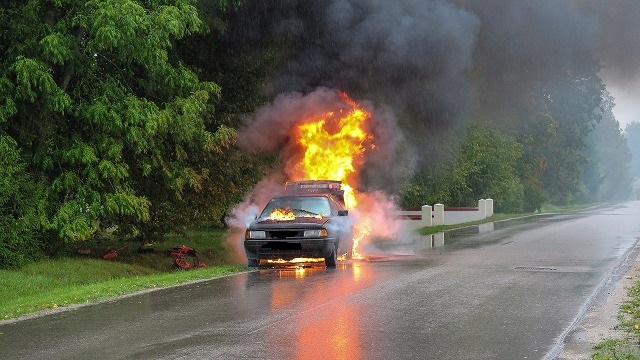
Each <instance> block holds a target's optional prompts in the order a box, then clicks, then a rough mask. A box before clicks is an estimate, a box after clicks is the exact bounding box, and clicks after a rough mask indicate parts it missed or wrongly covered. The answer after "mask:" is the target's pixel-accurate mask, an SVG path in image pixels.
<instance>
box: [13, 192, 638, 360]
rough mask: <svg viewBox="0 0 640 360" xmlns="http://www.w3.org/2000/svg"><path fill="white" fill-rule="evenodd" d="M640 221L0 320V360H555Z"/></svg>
mask: <svg viewBox="0 0 640 360" xmlns="http://www.w3.org/2000/svg"><path fill="white" fill-rule="evenodd" d="M639 220H640V202H629V203H625V204H622V205H617V206H608V207H600V208H594V209H590V210H588V211H583V212H580V213H575V214H570V215H550V216H547V215H543V216H535V217H531V218H527V219H522V220H515V221H508V222H499V223H495V224H487V225H483V226H481V227H480V228H478V227H474V228H470V229H466V230H464V231H457V232H453V233H447V234H446V235H445V236H444V237H443V236H440V235H438V236H434V237H424V238H411V237H403V238H402V239H398V240H397V241H396V242H395V243H391V244H389V243H387V244H382V245H380V246H379V247H378V249H377V250H376V251H375V252H372V253H374V254H375V256H373V257H371V258H370V259H369V260H368V261H353V262H345V263H340V264H339V266H338V268H337V269H325V268H324V267H311V268H279V269H265V270H260V271H253V272H248V273H243V274H239V275H235V276H229V277H225V278H220V279H214V280H210V281H206V282H199V283H195V284H192V285H188V286H180V287H174V288H170V289H164V290H158V291H152V292H146V293H143V294H140V295H136V296H131V297H127V298H124V299H119V300H116V301H111V302H106V303H102V304H98V305H93V306H85V307H80V308H77V309H74V310H71V311H64V312H59V313H55V314H52V315H47V316H42V317H37V318H33V319H28V320H23V321H18V322H14V323H9V324H3V325H0V358H4V359H97V358H105V359H106V358H108V359H182V358H188V359H194V358H196V359H456V360H460V359H508V360H513V359H554V358H555V357H557V356H558V354H559V352H560V350H561V348H562V344H563V341H564V338H565V337H566V335H567V334H568V333H569V332H570V331H571V329H572V328H573V327H574V326H575V324H576V323H577V321H579V320H580V318H581V317H582V315H583V314H584V312H585V311H586V309H587V307H588V306H589V304H590V303H591V302H592V300H593V299H594V297H595V296H596V294H597V293H598V291H601V290H602V289H603V288H604V287H605V286H606V284H607V283H609V282H610V281H611V279H612V278H613V277H615V274H617V273H619V272H620V270H621V268H623V267H624V266H626V265H625V264H627V263H628V262H629V261H632V260H633V259H635V257H636V255H637V251H638V250H637V249H636V245H637V244H636V243H637V241H638V237H639V236H640V221H639ZM370 251H373V250H371V249H370Z"/></svg>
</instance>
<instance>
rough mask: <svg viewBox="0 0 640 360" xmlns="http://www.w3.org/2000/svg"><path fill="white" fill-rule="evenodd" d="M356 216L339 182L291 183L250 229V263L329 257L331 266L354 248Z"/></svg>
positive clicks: (247, 249) (247, 246)
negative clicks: (354, 217) (353, 221)
mask: <svg viewBox="0 0 640 360" xmlns="http://www.w3.org/2000/svg"><path fill="white" fill-rule="evenodd" d="M351 247H352V230H351V219H350V218H349V216H348V210H347V209H346V207H345V203H344V191H343V190H342V189H341V183H340V181H330V180H314V181H296V182H288V183H287V184H286V186H285V195H284V196H278V197H274V198H273V199H271V200H270V201H269V202H268V203H267V205H266V206H265V208H264V210H262V212H261V214H260V215H259V216H258V218H257V219H256V220H255V221H253V222H252V223H251V224H250V225H249V227H248V228H247V230H246V233H245V240H244V249H245V253H246V255H247V263H248V265H249V266H250V267H257V266H259V265H260V263H261V261H263V260H284V261H291V260H293V259H298V258H324V262H325V265H326V266H327V267H329V268H333V267H335V266H336V263H337V260H338V256H339V255H341V254H346V253H349V252H350V251H351Z"/></svg>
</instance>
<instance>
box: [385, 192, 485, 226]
mask: <svg viewBox="0 0 640 360" xmlns="http://www.w3.org/2000/svg"><path fill="white" fill-rule="evenodd" d="M492 215H493V199H480V200H478V206H477V207H445V206H444V205H443V204H435V205H433V206H431V205H423V206H422V207H419V208H408V209H402V210H399V211H396V212H394V213H392V214H391V216H393V217H395V218H396V220H397V221H399V222H401V223H403V225H404V227H405V228H407V229H409V230H415V229H419V228H422V227H425V226H433V225H455V224H461V223H466V222H470V221H478V220H484V219H486V218H488V217H490V216H492Z"/></svg>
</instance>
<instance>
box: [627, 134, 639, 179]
mask: <svg viewBox="0 0 640 360" xmlns="http://www.w3.org/2000/svg"><path fill="white" fill-rule="evenodd" d="M624 135H625V137H626V139H627V142H628V145H629V150H630V151H631V154H632V162H631V174H632V175H633V176H635V177H640V122H635V121H634V122H632V123H630V124H627V126H626V127H625V129H624Z"/></svg>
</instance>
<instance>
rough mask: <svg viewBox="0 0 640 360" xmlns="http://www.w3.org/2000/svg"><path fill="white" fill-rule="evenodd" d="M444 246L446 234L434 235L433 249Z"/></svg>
mask: <svg viewBox="0 0 640 360" xmlns="http://www.w3.org/2000/svg"><path fill="white" fill-rule="evenodd" d="M440 246H444V233H443V232H441V233H437V234H433V247H440Z"/></svg>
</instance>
